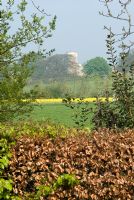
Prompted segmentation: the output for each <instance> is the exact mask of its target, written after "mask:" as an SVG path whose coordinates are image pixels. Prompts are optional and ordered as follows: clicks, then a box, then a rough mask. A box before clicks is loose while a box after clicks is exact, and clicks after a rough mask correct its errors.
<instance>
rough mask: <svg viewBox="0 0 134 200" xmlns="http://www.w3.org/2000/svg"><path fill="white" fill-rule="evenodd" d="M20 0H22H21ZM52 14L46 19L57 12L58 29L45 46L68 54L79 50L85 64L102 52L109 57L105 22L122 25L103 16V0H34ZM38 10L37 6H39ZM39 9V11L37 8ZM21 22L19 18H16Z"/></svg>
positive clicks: (114, 9)
mask: <svg viewBox="0 0 134 200" xmlns="http://www.w3.org/2000/svg"><path fill="white" fill-rule="evenodd" d="M17 1H20V0H17ZM33 1H34V3H35V4H36V5H37V6H39V7H40V9H44V10H45V12H46V13H48V14H51V16H48V17H47V16H46V21H49V20H51V18H52V17H53V16H54V15H56V16H57V22H56V30H55V31H54V32H53V36H52V37H51V38H48V39H47V40H46V42H45V46H44V48H46V49H47V50H48V51H49V50H50V49H55V52H54V54H64V53H66V52H70V51H75V52H77V53H78V62H79V63H81V64H84V63H86V62H87V60H90V59H92V58H95V57H97V56H102V57H104V58H106V51H107V49H106V42H105V39H106V33H107V32H106V30H104V25H107V26H110V25H112V26H114V29H115V30H116V29H118V28H119V23H117V20H115V21H114V20H112V21H111V20H109V19H108V18H106V17H103V16H100V15H99V11H102V10H103V11H104V10H105V7H104V5H103V4H102V3H100V2H99V0H33ZM28 2H29V3H30V6H29V8H28V13H27V16H28V15H29V13H30V12H35V8H34V6H33V5H32V4H31V0H28ZM116 2H117V0H115V4H114V5H113V11H115V12H116V11H117V12H118V6H117V4H116ZM36 12H37V10H36ZM37 13H38V12H37ZM16 23H17V22H16Z"/></svg>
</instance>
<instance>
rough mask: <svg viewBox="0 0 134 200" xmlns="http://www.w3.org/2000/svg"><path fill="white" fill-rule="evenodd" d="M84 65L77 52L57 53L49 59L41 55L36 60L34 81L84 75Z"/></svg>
mask: <svg viewBox="0 0 134 200" xmlns="http://www.w3.org/2000/svg"><path fill="white" fill-rule="evenodd" d="M82 70H83V67H82V65H81V64H79V63H78V61H77V53H75V52H70V53H66V54H56V55H53V56H50V57H48V58H47V59H44V58H42V57H41V56H40V57H38V58H37V59H36V61H35V62H34V72H33V75H32V77H31V81H32V82H36V81H39V80H41V81H43V82H46V81H49V80H50V81H51V80H57V79H65V78H66V77H71V76H73V77H74V76H78V77H79V76H84V73H83V71H82Z"/></svg>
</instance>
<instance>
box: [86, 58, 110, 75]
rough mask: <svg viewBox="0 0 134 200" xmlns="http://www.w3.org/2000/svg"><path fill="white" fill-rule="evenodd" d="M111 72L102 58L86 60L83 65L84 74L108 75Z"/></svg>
mask: <svg viewBox="0 0 134 200" xmlns="http://www.w3.org/2000/svg"><path fill="white" fill-rule="evenodd" d="M110 71H111V68H110V66H109V65H108V63H107V61H106V60H105V59H104V58H102V57H96V58H93V59H91V60H88V61H87V63H86V64H85V65H84V72H85V73H86V74H88V75H100V76H105V75H108V74H109V73H110Z"/></svg>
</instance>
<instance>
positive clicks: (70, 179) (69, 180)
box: [53, 174, 79, 190]
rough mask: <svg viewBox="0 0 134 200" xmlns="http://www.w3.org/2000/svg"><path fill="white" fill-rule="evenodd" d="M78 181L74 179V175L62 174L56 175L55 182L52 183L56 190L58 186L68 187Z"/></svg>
mask: <svg viewBox="0 0 134 200" xmlns="http://www.w3.org/2000/svg"><path fill="white" fill-rule="evenodd" d="M78 183H79V181H78V180H77V179H76V177H75V176H74V175H72V174H63V175H61V176H59V177H58V179H57V180H56V182H55V183H54V184H53V188H54V190H57V189H58V188H60V187H62V188H63V189H70V188H72V187H74V186H75V185H77V184H78Z"/></svg>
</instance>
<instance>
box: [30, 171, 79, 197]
mask: <svg viewBox="0 0 134 200" xmlns="http://www.w3.org/2000/svg"><path fill="white" fill-rule="evenodd" d="M78 183H79V181H78V179H77V178H76V177H75V176H74V175H72V174H62V175H60V176H59V177H58V178H57V180H56V181H55V182H54V183H53V184H52V186H45V185H39V186H37V187H36V189H37V192H36V194H35V197H34V199H35V200H39V199H40V197H48V196H49V195H50V194H52V193H53V192H54V191H56V190H58V189H59V188H62V189H63V190H67V189H70V188H73V187H74V186H75V185H77V184H78Z"/></svg>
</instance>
